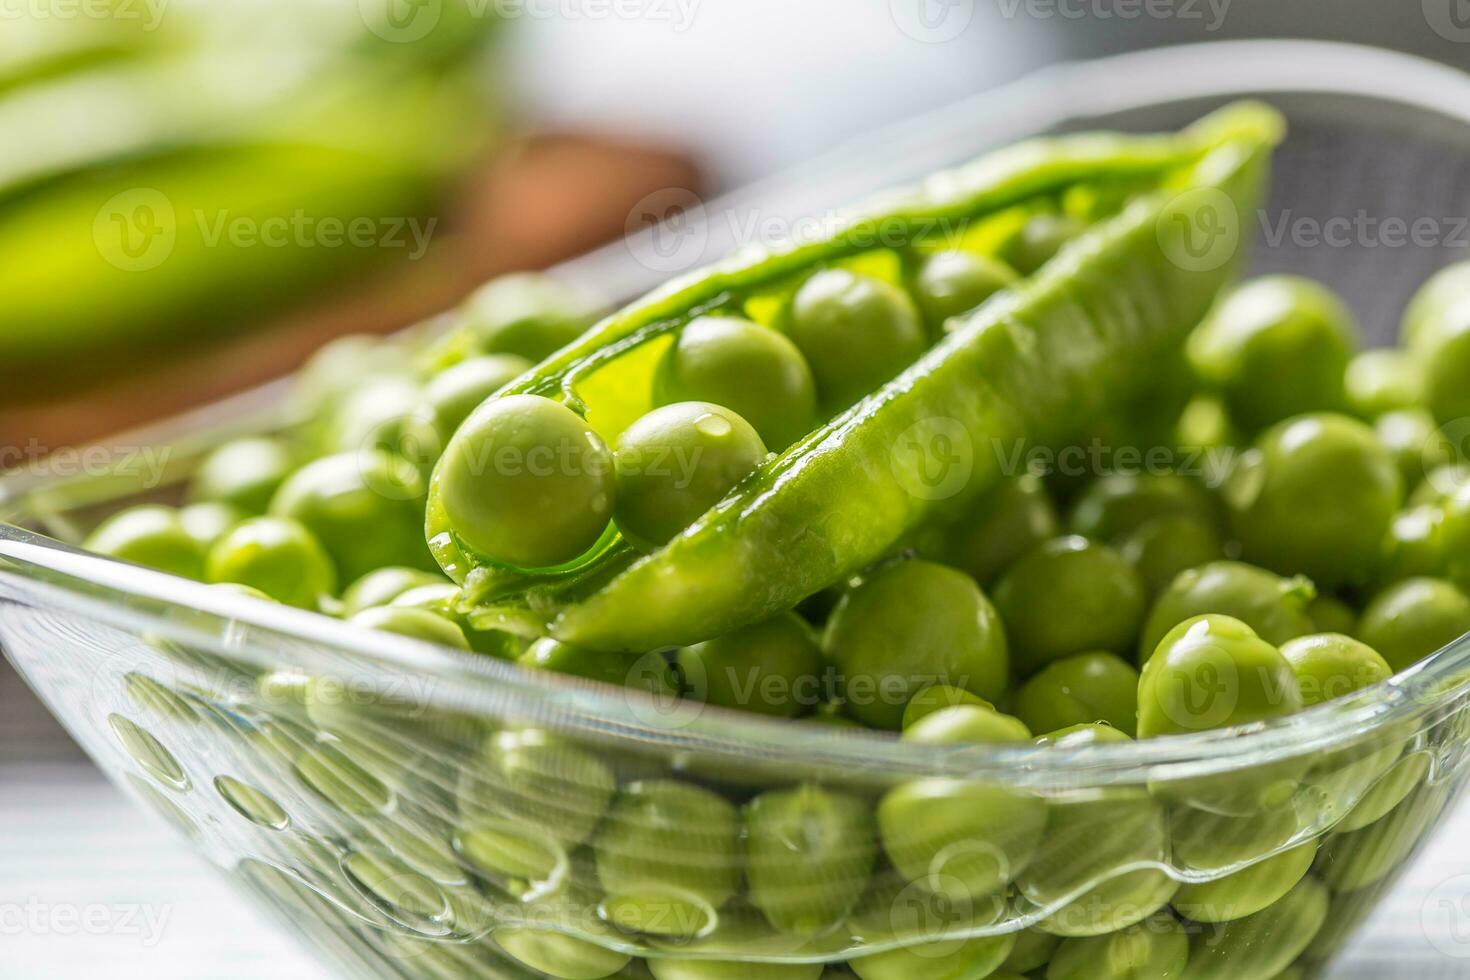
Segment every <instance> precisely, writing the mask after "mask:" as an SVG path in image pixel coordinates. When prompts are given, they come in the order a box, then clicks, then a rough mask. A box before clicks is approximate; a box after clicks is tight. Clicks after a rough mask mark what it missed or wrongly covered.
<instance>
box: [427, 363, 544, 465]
mask: <svg viewBox="0 0 1470 980" xmlns="http://www.w3.org/2000/svg"><path fill="white" fill-rule="evenodd" d="M531 367H532V364H531V362H530V361H529V360H527V359H526V358H524V357H520V356H518V355H516V354H484V355H481V356H479V357H472V358H470V359H469V360H466V361H461V362H460V363H458V364H455V365H453V366H451V367H448V368H446V369H445V370H443V371H441V372H439V373H438V374H437V375H435V376H434V377H433V378H431V379H430V380H429V383H428V384H426V385H425V386H424V391H423V405H422V411H423V413H424V417H425V418H426V419H427V420H428V421H429V424H430V425H432V426H433V428H434V432H435V434H436V435H437V436H438V439H439V446H440V447H441V448H442V447H443V445H444V443H446V442H447V441H448V440H449V439H450V437H452V436H453V435H454V433H455V432H456V431H457V430H458V429H459V427H460V426H461V425H463V424H464V420H465V419H467V418H469V417H470V414H471V413H473V412H474V410H475V409H477V408H479V407H480V405H481V403H483V402H484V401H485V399H487V398H489V397H490V396H491V395H493V394H495V393H496V392H497V391H499V390H500V389H501V388H504V387H505V386H506V385H508V384H510V383H511V382H512V381H514V380H515V379H516V378H518V377H520V376H521V375H522V374H525V373H526V372H527V371H529V370H530V369H531Z"/></svg>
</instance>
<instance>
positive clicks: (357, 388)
mask: <svg viewBox="0 0 1470 980" xmlns="http://www.w3.org/2000/svg"><path fill="white" fill-rule="evenodd" d="M421 398H422V388H421V387H420V384H419V381H418V379H417V378H414V377H408V376H404V375H401V374H388V375H381V376H377V377H368V378H363V379H361V380H359V381H358V382H357V384H356V385H354V386H353V387H352V388H351V389H349V390H347V391H345V392H342V393H341V395H340V398H339V400H338V402H337V404H336V405H334V406H332V408H331V410H330V411H329V412H328V413H327V414H326V417H325V419H324V420H323V421H322V423H321V424H320V429H321V431H320V433H319V434H318V435H317V438H316V444H317V448H318V449H320V450H321V451H322V452H325V453H346V452H358V451H364V450H374V449H376V450H381V451H383V452H389V453H395V454H399V455H403V454H404V452H405V451H407V450H411V449H412V448H413V446H414V443H413V440H414V439H415V438H416V437H417V435H418V427H419V425H420V423H421V421H422V419H421V417H420V416H419V415H418V408H419V403H420V400H421Z"/></svg>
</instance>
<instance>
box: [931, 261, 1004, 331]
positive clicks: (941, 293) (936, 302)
mask: <svg viewBox="0 0 1470 980" xmlns="http://www.w3.org/2000/svg"><path fill="white" fill-rule="evenodd" d="M1018 278H1020V277H1019V276H1017V274H1016V270H1015V269H1012V268H1011V267H1010V266H1008V265H1006V264H1005V263H1004V262H1002V261H1000V260H999V259H995V258H991V257H990V256H987V255H978V254H976V253H974V252H961V251H946V252H936V253H935V254H933V255H931V256H929V257H928V258H926V259H925V260H924V262H923V264H922V265H921V266H920V267H919V272H918V274H917V275H916V276H915V277H914V286H913V289H914V298H915V299H916V300H917V301H918V304H919V309H920V310H922V311H923V313H924V319H925V321H926V322H927V323H928V325H929V332H930V335H931V336H934V337H939V336H942V335H943V333H944V324H945V321H947V320H949V319H950V318H951V317H956V316H960V315H962V314H965V313H969V312H970V311H971V310H974V309H978V308H979V306H980V304H981V303H984V302H985V301H986V300H987V299H989V298H990V297H992V296H994V295H995V294H996V293H998V292H1000V291H1001V290H1002V289H1005V288H1006V287H1007V286H1010V285H1011V284H1012V283H1014V282H1015V281H1016V280H1017V279H1018Z"/></svg>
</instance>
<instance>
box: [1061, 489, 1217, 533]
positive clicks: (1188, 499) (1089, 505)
mask: <svg viewBox="0 0 1470 980" xmlns="http://www.w3.org/2000/svg"><path fill="white" fill-rule="evenodd" d="M1160 517H1192V518H1195V519H1196V520H1199V521H1203V522H1205V523H1208V524H1213V523H1215V522H1217V521H1218V520H1219V517H1220V506H1219V503H1218V502H1217V501H1216V500H1215V499H1214V497H1213V496H1211V494H1210V492H1209V491H1208V490H1206V489H1205V488H1204V486H1202V485H1201V484H1199V483H1197V482H1196V481H1194V480H1191V479H1190V478H1188V477H1185V476H1180V475H1178V474H1175V473H1109V474H1108V475H1106V476H1102V477H1099V478H1098V479H1096V480H1094V481H1093V482H1092V483H1091V484H1089V485H1088V487H1087V488H1086V489H1085V490H1083V491H1082V493H1081V494H1080V495H1079V496H1078V497H1077V499H1076V501H1074V502H1073V504H1072V510H1071V513H1070V514H1069V515H1068V518H1067V530H1068V531H1070V532H1071V533H1072V534H1080V535H1082V536H1083V537H1087V538H1092V539H1093V540H1094V541H1106V542H1113V541H1117V540H1118V539H1119V538H1121V537H1123V536H1124V535H1127V534H1130V533H1132V532H1133V531H1136V530H1138V529H1139V528H1140V527H1142V526H1143V525H1145V524H1147V523H1148V522H1149V521H1152V520H1155V519H1157V518H1160Z"/></svg>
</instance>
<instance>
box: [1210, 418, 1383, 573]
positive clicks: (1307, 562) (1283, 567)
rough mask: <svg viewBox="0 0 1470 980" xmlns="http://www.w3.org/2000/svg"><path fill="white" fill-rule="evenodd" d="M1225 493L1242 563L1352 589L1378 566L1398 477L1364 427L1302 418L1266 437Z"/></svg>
mask: <svg viewBox="0 0 1470 980" xmlns="http://www.w3.org/2000/svg"><path fill="white" fill-rule="evenodd" d="M1224 496H1225V502H1226V506H1227V508H1228V510H1229V512H1230V527H1231V530H1232V532H1233V533H1234V535H1235V537H1236V538H1237V539H1238V540H1239V541H1240V544H1241V547H1242V550H1243V552H1244V556H1245V558H1246V559H1247V560H1248V561H1252V562H1255V563H1257V564H1260V565H1263V566H1265V567H1267V568H1270V569H1272V570H1273V571H1277V572H1281V573H1283V574H1293V573H1301V574H1304V575H1308V576H1311V577H1312V578H1313V579H1314V580H1316V581H1317V582H1318V583H1319V584H1322V585H1338V584H1357V583H1361V582H1364V581H1367V580H1368V578H1369V576H1370V575H1371V574H1372V573H1373V571H1374V569H1375V567H1376V565H1377V563H1378V559H1379V555H1380V549H1381V548H1382V544H1383V537H1384V535H1385V534H1386V533H1387V532H1388V528H1389V525H1390V523H1391V522H1392V521H1393V516H1394V514H1395V513H1396V512H1397V511H1398V509H1399V505H1400V504H1401V503H1402V502H1403V479H1402V477H1400V476H1399V473H1398V468H1397V467H1396V466H1395V465H1394V461H1393V458H1392V457H1391V456H1390V455H1389V453H1388V451H1387V450H1386V449H1384V448H1383V446H1382V445H1380V444H1379V442H1378V439H1377V438H1376V437H1375V436H1374V434H1373V430H1372V429H1370V428H1368V427H1367V426H1366V425H1364V424H1363V423H1362V422H1359V421H1357V420H1356V419H1350V418H1347V417H1346V416H1342V415H1308V416H1302V417H1299V418H1294V419H1290V420H1288V421H1286V422H1283V423H1281V424H1279V425H1277V426H1275V427H1273V428H1271V429H1270V430H1268V431H1267V432H1265V433H1264V434H1263V435H1262V436H1261V437H1260V439H1258V440H1257V441H1256V444H1255V446H1254V447H1253V448H1252V449H1251V450H1250V451H1249V452H1248V453H1246V454H1245V455H1244V456H1242V457H1241V459H1240V460H1239V461H1238V462H1237V463H1236V467H1235V470H1234V471H1233V472H1232V473H1231V476H1230V480H1229V481H1228V482H1227V484H1226V487H1225V491H1224Z"/></svg>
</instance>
